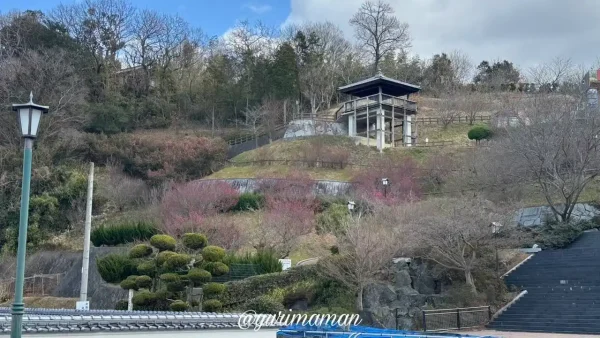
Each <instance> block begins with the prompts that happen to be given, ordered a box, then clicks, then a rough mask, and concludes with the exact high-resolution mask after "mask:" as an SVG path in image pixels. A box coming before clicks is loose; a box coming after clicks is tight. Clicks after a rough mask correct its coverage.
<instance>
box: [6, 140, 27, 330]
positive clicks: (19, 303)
mask: <svg viewBox="0 0 600 338" xmlns="http://www.w3.org/2000/svg"><path fill="white" fill-rule="evenodd" d="M32 151H33V139H31V138H26V139H25V149H24V151H23V182H22V184H21V215H20V219H19V241H18V249H17V278H16V281H15V300H14V302H13V306H12V320H11V326H10V337H11V338H21V332H22V331H23V313H24V312H25V304H23V283H24V282H25V255H26V250H27V223H28V221H29V187H30V183H31V154H32Z"/></svg>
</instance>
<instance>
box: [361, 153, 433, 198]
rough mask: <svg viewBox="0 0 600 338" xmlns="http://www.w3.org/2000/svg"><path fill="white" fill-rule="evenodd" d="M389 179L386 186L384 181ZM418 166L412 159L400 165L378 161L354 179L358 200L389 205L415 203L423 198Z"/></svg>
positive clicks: (388, 161) (407, 159) (387, 161)
mask: <svg viewBox="0 0 600 338" xmlns="http://www.w3.org/2000/svg"><path fill="white" fill-rule="evenodd" d="M384 178H385V179H387V181H388V185H387V186H385V185H384V184H383V182H382V179H384ZM418 179H419V177H418V168H417V164H416V163H415V162H414V161H413V160H411V159H410V158H406V159H404V160H403V161H402V162H400V163H394V162H391V161H390V160H382V161H377V162H375V163H374V164H373V166H372V167H369V168H366V169H364V170H363V171H362V172H361V173H360V174H358V175H357V176H356V178H355V179H354V183H355V187H354V188H355V189H354V190H355V195H356V197H357V198H359V199H362V200H366V201H373V202H379V203H383V204H387V205H392V204H398V203H402V202H408V201H415V200H419V199H420V198H421V195H422V192H421V187H420V185H419V183H418Z"/></svg>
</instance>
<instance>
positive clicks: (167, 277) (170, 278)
mask: <svg viewBox="0 0 600 338" xmlns="http://www.w3.org/2000/svg"><path fill="white" fill-rule="evenodd" d="M158 278H160V280H161V281H163V282H165V283H173V282H179V281H180V280H181V277H180V276H179V275H178V274H176V273H163V274H162V275H160V276H159V277H158Z"/></svg>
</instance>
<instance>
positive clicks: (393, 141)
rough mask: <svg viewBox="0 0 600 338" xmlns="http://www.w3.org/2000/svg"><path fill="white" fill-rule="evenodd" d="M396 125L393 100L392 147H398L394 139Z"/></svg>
mask: <svg viewBox="0 0 600 338" xmlns="http://www.w3.org/2000/svg"><path fill="white" fill-rule="evenodd" d="M395 124H396V115H395V114H394V101H393V99H392V147H396V139H395V137H394V125H395Z"/></svg>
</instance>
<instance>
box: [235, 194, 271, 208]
mask: <svg viewBox="0 0 600 338" xmlns="http://www.w3.org/2000/svg"><path fill="white" fill-rule="evenodd" d="M264 204H265V197H264V196H263V195H262V194H259V193H251V192H245V193H243V194H241V195H240V197H239V199H238V202H237V204H236V205H235V206H234V207H233V208H232V210H234V211H249V210H259V209H261V208H262V207H263V205H264Z"/></svg>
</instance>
